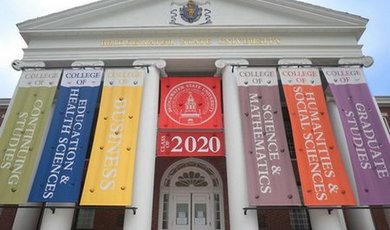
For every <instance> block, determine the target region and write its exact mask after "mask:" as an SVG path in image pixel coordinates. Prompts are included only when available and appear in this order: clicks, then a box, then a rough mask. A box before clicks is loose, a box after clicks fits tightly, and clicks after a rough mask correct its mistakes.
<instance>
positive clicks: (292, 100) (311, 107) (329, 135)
mask: <svg viewBox="0 0 390 230" xmlns="http://www.w3.org/2000/svg"><path fill="white" fill-rule="evenodd" d="M279 73H280V77H281V80H282V83H283V90H284V93H285V97H286V101H287V107H288V110H289V114H290V120H291V126H292V129H293V136H294V145H295V152H296V157H297V161H298V168H299V175H300V178H301V185H302V193H303V198H304V203H305V205H313V206H314V205H316V206H321V205H355V204H356V201H355V199H354V195H353V192H352V189H351V186H350V183H349V178H348V176H347V174H346V171H345V169H344V165H343V161H342V159H341V156H340V152H339V149H338V147H337V144H336V140H335V138H334V135H333V131H332V127H331V123H330V118H329V115H328V111H327V106H326V101H325V97H324V93H323V89H322V86H321V79H320V74H319V71H318V69H315V68H301V69H295V68H281V69H279Z"/></svg>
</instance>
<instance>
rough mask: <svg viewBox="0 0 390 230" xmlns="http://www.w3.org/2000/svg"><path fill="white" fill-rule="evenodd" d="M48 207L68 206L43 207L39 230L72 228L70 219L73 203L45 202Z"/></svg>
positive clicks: (65, 229)
mask: <svg viewBox="0 0 390 230" xmlns="http://www.w3.org/2000/svg"><path fill="white" fill-rule="evenodd" d="M46 206H48V207H68V208H55V209H50V208H45V210H44V212H43V217H42V221H41V228H40V229H41V230H52V229H56V230H70V229H71V228H72V220H73V213H74V209H73V208H72V207H74V203H47V204H46Z"/></svg>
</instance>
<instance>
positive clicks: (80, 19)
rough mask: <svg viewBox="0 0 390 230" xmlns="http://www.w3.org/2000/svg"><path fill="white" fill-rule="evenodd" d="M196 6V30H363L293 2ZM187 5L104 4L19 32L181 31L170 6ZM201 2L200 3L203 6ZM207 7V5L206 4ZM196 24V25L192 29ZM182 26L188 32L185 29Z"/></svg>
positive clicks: (347, 18)
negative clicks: (203, 12) (203, 21)
mask: <svg viewBox="0 0 390 230" xmlns="http://www.w3.org/2000/svg"><path fill="white" fill-rule="evenodd" d="M206 1H207V0H198V1H195V2H197V3H199V5H201V6H202V4H206V5H204V7H203V8H208V9H210V11H211V12H210V17H211V23H209V24H207V25H196V26H216V27H218V26H234V27H242V26H260V27H278V26H303V27H305V26H314V27H316V26H318V27H321V26H365V24H366V23H367V20H366V19H364V18H361V17H359V16H355V15H351V14H347V13H343V12H338V11H333V10H330V9H327V8H323V7H318V6H314V5H310V4H306V3H302V2H297V1H294V0H208V3H207V2H206ZM173 2H174V3H176V5H180V4H185V3H186V2H187V1H186V0H132V1H131V0H103V1H98V2H96V3H91V4H88V5H85V6H81V7H76V8H73V9H69V10H66V11H62V12H59V13H54V14H50V15H48V16H44V17H40V18H37V19H33V20H28V21H25V22H23V23H20V24H18V27H19V29H20V31H31V30H62V29H91V28H94V29H96V28H139V27H146V28H147V27H159V28H161V27H168V28H169V27H180V25H173V24H172V23H170V22H171V20H172V19H171V17H172V13H171V10H172V7H173V6H172V3H173ZM202 2H203V3H202ZM205 2H206V3H205ZM194 24H196V23H194ZM186 26H191V24H188V25H186Z"/></svg>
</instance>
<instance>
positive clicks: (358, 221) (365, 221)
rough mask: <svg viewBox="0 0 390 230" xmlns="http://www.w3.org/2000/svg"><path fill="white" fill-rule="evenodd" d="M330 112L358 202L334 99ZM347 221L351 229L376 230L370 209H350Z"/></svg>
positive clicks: (329, 108) (341, 125)
mask: <svg viewBox="0 0 390 230" xmlns="http://www.w3.org/2000/svg"><path fill="white" fill-rule="evenodd" d="M328 110H329V116H330V118H331V121H332V128H333V132H334V135H335V137H336V140H337V144H338V147H339V149H340V154H341V156H342V158H343V160H344V166H345V170H346V171H347V174H348V176H349V178H350V183H351V186H352V188H353V191H354V194H355V198H356V200H358V196H357V188H356V184H355V183H354V181H355V177H354V174H353V169H352V164H351V160H350V157H349V151H348V145H347V140H346V138H345V134H344V129H343V124H342V122H341V118H340V115H339V112H338V109H337V105H336V103H335V101H334V99H328ZM345 221H346V222H347V224H348V227H350V228H351V229H357V230H359V229H361V230H365V229H375V225H374V222H373V220H372V216H371V211H370V210H369V209H353V210H352V209H349V210H346V211H345Z"/></svg>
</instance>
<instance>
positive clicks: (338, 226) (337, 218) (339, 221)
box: [309, 209, 354, 230]
mask: <svg viewBox="0 0 390 230" xmlns="http://www.w3.org/2000/svg"><path fill="white" fill-rule="evenodd" d="M309 216H310V223H311V228H312V229H313V230H329V229H332V230H346V229H347V227H346V225H345V221H344V215H343V211H342V210H341V209H333V210H326V209H311V210H309ZM352 229H354V228H352Z"/></svg>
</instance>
